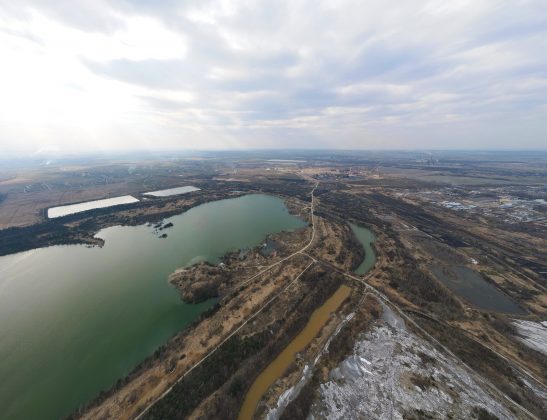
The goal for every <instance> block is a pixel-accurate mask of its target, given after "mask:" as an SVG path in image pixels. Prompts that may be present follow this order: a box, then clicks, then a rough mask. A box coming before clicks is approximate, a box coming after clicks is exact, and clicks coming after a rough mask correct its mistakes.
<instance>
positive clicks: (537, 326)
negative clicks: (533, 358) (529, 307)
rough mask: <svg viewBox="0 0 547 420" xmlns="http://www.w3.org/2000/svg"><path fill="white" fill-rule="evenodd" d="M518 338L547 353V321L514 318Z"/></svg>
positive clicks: (529, 345)
mask: <svg viewBox="0 0 547 420" xmlns="http://www.w3.org/2000/svg"><path fill="white" fill-rule="evenodd" d="M513 323H514V325H515V326H516V327H517V331H518V334H519V339H520V340H521V341H522V342H523V343H524V344H526V345H527V346H528V347H530V348H532V349H534V350H537V351H539V352H541V353H543V354H545V355H547V321H542V322H533V321H524V320H514V321H513Z"/></svg>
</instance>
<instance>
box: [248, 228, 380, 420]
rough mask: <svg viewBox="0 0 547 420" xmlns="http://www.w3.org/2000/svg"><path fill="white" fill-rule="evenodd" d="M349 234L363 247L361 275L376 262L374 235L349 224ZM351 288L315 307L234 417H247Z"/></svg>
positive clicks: (260, 376)
mask: <svg viewBox="0 0 547 420" xmlns="http://www.w3.org/2000/svg"><path fill="white" fill-rule="evenodd" d="M351 229H352V230H353V233H354V234H355V236H356V237H357V239H358V240H359V242H360V243H361V245H362V246H363V248H364V250H365V258H364V259H363V261H362V263H361V264H360V265H359V267H358V268H357V270H356V271H355V272H356V273H357V274H361V275H362V274H365V273H366V272H367V271H368V270H370V269H371V268H372V267H373V266H374V263H375V262H376V256H375V254H374V250H373V249H372V242H373V241H374V234H373V233H372V232H371V231H370V230H368V229H366V228H363V227H360V226H357V225H353V224H352V225H351ZM350 293H351V288H350V287H348V286H345V285H342V286H340V287H339V288H338V290H336V292H335V293H334V294H333V295H332V296H331V297H330V298H329V299H327V301H326V302H325V303H324V304H323V305H321V306H320V307H319V308H317V309H316V310H315V311H314V312H313V313H312V315H311V316H310V319H309V320H308V323H307V324H306V326H305V327H304V329H303V330H302V331H301V332H300V333H299V334H298V335H297V336H296V337H295V338H294V339H293V340H292V341H291V342H290V343H289V344H288V345H287V347H285V349H284V350H283V351H282V352H281V353H280V354H279V355H278V356H277V357H276V358H275V359H274V360H273V361H272V362H271V363H270V364H269V365H268V366H267V367H266V369H264V370H263V371H262V372H261V373H260V375H259V376H258V377H257V378H256V379H255V381H254V382H253V384H252V386H251V388H250V389H249V391H248V392H247V395H246V396H245V400H244V402H243V406H242V407H241V411H240V413H239V417H238V420H250V419H252V417H253V414H254V412H255V410H256V407H257V405H258V403H259V402H260V400H261V399H262V396H263V395H264V394H265V393H266V391H267V390H268V389H269V388H270V386H272V384H273V383H274V382H275V381H276V380H277V379H278V378H280V377H282V376H283V374H284V373H285V372H286V371H287V369H288V368H289V367H290V365H291V364H292V363H293V362H294V360H295V357H296V354H297V353H298V352H300V351H302V350H303V349H304V348H306V346H307V345H308V344H309V343H310V342H311V341H312V340H313V338H314V337H315V336H317V334H318V333H319V331H321V328H323V326H324V325H325V324H326V323H327V321H328V320H329V317H330V315H331V313H333V312H335V311H336V310H337V309H338V308H339V307H340V305H341V304H342V303H343V301H344V300H345V299H346V298H347V297H348V296H349V295H350Z"/></svg>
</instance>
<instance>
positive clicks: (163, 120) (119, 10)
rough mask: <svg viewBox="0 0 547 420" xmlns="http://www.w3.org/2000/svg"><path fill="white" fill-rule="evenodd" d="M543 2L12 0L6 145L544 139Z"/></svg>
mask: <svg viewBox="0 0 547 420" xmlns="http://www.w3.org/2000/svg"><path fill="white" fill-rule="evenodd" d="M546 51H547V4H546V3H545V1H544V0H520V1H499V0H474V1H471V0H454V1H451V2H446V1H423V0H409V1H405V2H400V1H395V0H388V1H376V0H375V1H346V0H342V1H340V0H337V1H281V0H280V1H260V2H247V1H245V2H243V1H240V2H235V1H203V0H200V1H184V2H182V1H181V2H177V1H169V2H153V1H143V0H114V1H109V2H107V1H101V0H82V1H75V0H59V1H56V2H48V1H41V0H21V1H16V2H13V1H9V0H0V55H1V57H2V66H1V70H0V92H1V94H0V153H15V152H25V153H26V152H31V153H37V152H41V151H63V152H81V151H99V152H100V151H109V150H124V149H126V150H149V149H231V148H312V149H319V148H344V149H415V148H422V149H425V148H434V149H546V148H547V141H546V138H547V54H546V53H545V52H546Z"/></svg>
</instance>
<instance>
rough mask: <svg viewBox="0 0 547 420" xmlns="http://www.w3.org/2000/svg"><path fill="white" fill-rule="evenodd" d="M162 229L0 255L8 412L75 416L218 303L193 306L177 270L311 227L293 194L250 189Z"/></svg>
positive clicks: (0, 352) (0, 357) (109, 232)
mask: <svg viewBox="0 0 547 420" xmlns="http://www.w3.org/2000/svg"><path fill="white" fill-rule="evenodd" d="M165 222H166V223H169V222H171V223H173V225H174V226H173V227H171V228H170V229H169V236H168V237H167V238H165V239H159V238H158V237H157V235H156V234H155V233H154V228H153V227H152V226H146V225H142V226H134V227H129V226H123V227H122V226H116V227H111V228H108V229H104V230H102V231H101V232H99V234H98V236H100V237H101V238H103V239H104V240H105V245H104V247H103V248H98V247H95V248H87V247H85V246H81V245H71V246H55V247H50V248H42V249H36V250H32V251H29V252H25V253H20V254H14V255H8V256H5V257H0V378H1V379H0V418H9V419H38V418H39V419H50V418H51V419H53V418H62V417H64V416H66V415H67V414H69V413H70V412H71V411H72V410H74V409H75V408H76V407H77V406H78V405H80V404H81V403H83V402H85V401H87V400H89V399H91V398H93V397H94V396H95V395H96V394H97V393H98V392H99V391H100V390H102V389H105V388H108V387H110V386H111V385H112V384H113V383H114V382H115V381H116V380H117V379H118V378H120V377H123V376H124V375H126V374H127V373H128V372H129V371H130V370H131V369H132V368H133V367H135V366H136V365H137V364H138V363H139V362H141V361H142V360H143V359H144V358H145V357H146V356H148V355H151V354H152V353H153V352H154V351H155V350H156V349H157V348H158V347H159V346H160V345H161V344H163V343H165V342H166V341H167V340H168V339H169V338H170V337H171V336H172V335H173V334H174V333H176V332H177V331H179V330H180V329H181V328H183V327H184V326H186V325H188V324H189V323H190V322H192V321H193V320H195V319H196V318H197V317H198V316H199V315H200V314H201V313H202V312H203V311H204V310H205V309H206V308H208V307H209V306H210V305H211V304H212V302H205V303H202V304H199V305H188V304H185V303H184V302H182V301H181V300H180V298H179V294H178V292H177V291H176V290H175V289H174V288H173V287H172V286H170V285H169V284H168V282H167V277H168V275H169V274H170V273H171V272H173V271H174V270H175V269H176V268H178V267H182V266H185V265H188V264H189V263H191V262H194V261H198V260H199V261H202V260H208V261H210V262H213V263H215V262H218V261H219V258H220V257H221V256H222V255H224V254H225V253H226V252H228V251H235V250H237V249H242V248H249V247H252V246H257V245H259V244H260V243H261V242H263V241H264V238H265V236H266V235H268V234H271V233H276V232H280V231H282V230H287V229H296V228H300V227H304V226H306V224H305V223H304V222H303V221H302V220H300V219H298V218H296V217H294V216H291V215H290V214H289V213H288V210H287V208H286V207H285V205H284V203H283V201H281V200H280V199H278V198H275V197H271V196H266V195H248V196H244V197H239V198H235V199H229V200H221V201H216V202H211V203H207V204H204V205H201V206H198V207H195V208H193V209H191V210H189V211H187V212H185V213H183V214H181V215H178V216H174V217H171V218H169V219H166V220H165Z"/></svg>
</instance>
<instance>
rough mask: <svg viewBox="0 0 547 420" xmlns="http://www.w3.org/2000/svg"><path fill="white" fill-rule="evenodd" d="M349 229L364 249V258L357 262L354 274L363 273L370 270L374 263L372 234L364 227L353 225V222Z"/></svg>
mask: <svg viewBox="0 0 547 420" xmlns="http://www.w3.org/2000/svg"><path fill="white" fill-rule="evenodd" d="M350 227H351V230H352V231H353V234H354V235H355V237H356V238H357V239H358V240H359V242H361V245H363V248H364V250H365V258H364V260H363V262H361V264H359V267H357V269H356V270H355V274H359V275H361V274H365V273H366V272H367V271H368V270H370V269H371V268H372V267H373V266H374V263H376V254H375V253H374V249H373V248H372V243H373V242H374V234H373V233H372V232H371V231H370V230H368V229H366V228H364V227H360V226H357V225H354V224H353V223H350Z"/></svg>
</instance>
